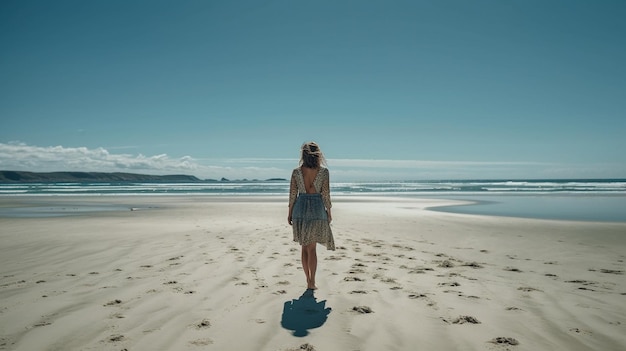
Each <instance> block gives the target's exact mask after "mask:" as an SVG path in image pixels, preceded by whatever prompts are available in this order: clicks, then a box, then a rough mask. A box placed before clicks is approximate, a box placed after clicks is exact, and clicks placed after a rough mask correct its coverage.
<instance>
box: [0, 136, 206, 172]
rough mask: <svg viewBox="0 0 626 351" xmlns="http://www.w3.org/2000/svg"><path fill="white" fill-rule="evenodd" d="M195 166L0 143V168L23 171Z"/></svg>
mask: <svg viewBox="0 0 626 351" xmlns="http://www.w3.org/2000/svg"><path fill="white" fill-rule="evenodd" d="M198 167H199V165H198V164H197V163H196V162H195V161H194V160H193V159H192V158H191V157H188V156H185V157H182V158H179V159H174V158H170V157H169V156H167V155H165V154H162V155H156V156H144V155H142V154H138V155H130V154H111V153H110V152H109V151H108V150H106V149H104V148H96V149H88V148H86V147H75V148H72V147H63V146H45V147H42V146H32V145H27V144H24V143H8V144H4V143H0V168H2V169H11V170H25V171H36V172H45V171H67V170H76V171H93V172H96V171H99V172H114V171H117V172H120V171H122V172H136V171H144V172H149V173H162V172H172V171H176V172H181V171H193V170H195V169H197V168H198Z"/></svg>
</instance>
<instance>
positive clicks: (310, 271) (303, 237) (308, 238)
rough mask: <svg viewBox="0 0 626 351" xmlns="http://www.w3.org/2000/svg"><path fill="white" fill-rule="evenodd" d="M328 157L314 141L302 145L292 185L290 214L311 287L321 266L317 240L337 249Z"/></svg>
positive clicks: (327, 246)
mask: <svg viewBox="0 0 626 351" xmlns="http://www.w3.org/2000/svg"><path fill="white" fill-rule="evenodd" d="M325 165H326V160H325V159H324V154H322V151H321V150H320V148H319V146H318V145H317V144H316V143H314V142H308V143H304V144H303V145H302V149H301V157H300V166H299V167H297V168H296V169H294V170H293V172H292V173H291V185H290V187H289V216H288V217H287V221H288V222H289V224H290V225H291V226H292V227H293V240H294V241H297V242H298V243H300V245H302V268H303V269H304V274H305V275H306V281H307V289H317V287H316V286H315V271H316V270H317V252H316V251H315V249H316V245H317V243H320V244H323V245H326V248H327V249H328V250H335V241H334V239H333V233H332V231H331V229H330V222H331V221H332V215H331V213H330V208H331V207H332V204H331V203H330V185H329V173H328V169H327V168H326V167H324V166H325Z"/></svg>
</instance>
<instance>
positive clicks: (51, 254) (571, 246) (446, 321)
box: [0, 196, 626, 351]
mask: <svg viewBox="0 0 626 351" xmlns="http://www.w3.org/2000/svg"><path fill="white" fill-rule="evenodd" d="M333 201H334V202H333V203H334V207H333V218H334V222H333V231H334V235H335V243H336V245H337V250H336V251H327V250H326V249H325V248H324V247H322V246H321V245H320V246H318V262H319V263H318V273H317V285H318V288H319V289H318V290H316V291H314V292H312V291H306V290H305V288H306V282H305V279H304V274H303V273H302V270H301V268H300V249H299V246H298V245H297V244H296V243H294V242H293V241H292V234H291V227H290V226H289V225H288V224H287V219H286V217H287V199H286V197H285V198H283V197H260V196H257V197H228V198H227V197H217V196H192V197H184V196H152V197H149V196H145V197H136V196H128V197H114V196H110V197H106V196H103V197H95V196H94V197H76V196H75V197H61V196H60V197H32V198H29V197H0V207H3V208H8V207H20V206H27V207H31V209H33V210H41V211H42V212H41V213H46V209H50V208H53V209H52V210H51V211H52V212H60V213H63V212H65V214H69V215H64V216H50V217H46V216H37V217H24V218H0V350H25V351H33V350H116V351H120V350H132V351H137V350H146V351H147V350H150V351H153V350H271V351H274V350H275V351H287V350H302V349H304V350H317V351H325V350H350V351H356V350H359V351H367V350H533V351H536V350H564V351H565V350H568V351H572V350H603V351H605V350H615V351H617V350H624V349H625V348H626V275H625V267H626V265H625V264H624V260H626V223H592V222H573V221H555V220H534V219H516V218H506V217H490V216H478V215H462V214H452V213H443V212H435V211H429V210H427V209H426V208H427V207H431V206H440V205H444V204H447V203H451V202H452V201H449V200H430V199H410V198H402V197H380V198H366V197H335V198H333ZM85 206H87V207H89V206H92V208H94V209H102V208H107V209H109V210H106V211H94V212H87V211H81V210H79V209H80V208H84V207H85Z"/></svg>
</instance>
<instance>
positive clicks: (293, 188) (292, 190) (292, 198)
mask: <svg viewBox="0 0 626 351" xmlns="http://www.w3.org/2000/svg"><path fill="white" fill-rule="evenodd" d="M297 197H298V184H296V171H295V170H294V171H293V172H291V183H290V184H289V213H288V214H287V223H289V225H291V215H292V214H293V204H294V203H295V202H296V198H297Z"/></svg>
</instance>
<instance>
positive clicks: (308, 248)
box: [302, 243, 317, 289]
mask: <svg viewBox="0 0 626 351" xmlns="http://www.w3.org/2000/svg"><path fill="white" fill-rule="evenodd" d="M316 245H317V243H312V244H309V245H305V246H303V247H302V268H303V269H304V270H305V271H304V274H305V275H306V281H307V288H308V289H317V287H316V286H315V272H316V271H317V251H316V247H317V246H316ZM305 262H306V263H305Z"/></svg>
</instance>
